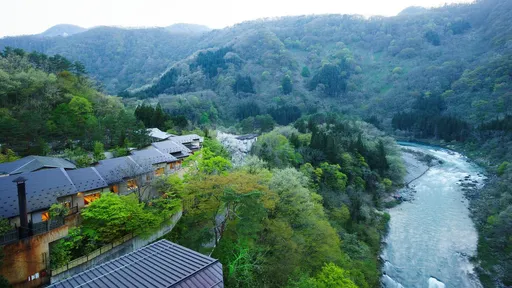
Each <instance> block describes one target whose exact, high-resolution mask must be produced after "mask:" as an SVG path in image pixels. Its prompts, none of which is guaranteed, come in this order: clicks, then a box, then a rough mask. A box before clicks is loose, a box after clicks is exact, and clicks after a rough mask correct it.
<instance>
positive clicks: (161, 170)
mask: <svg viewBox="0 0 512 288" xmlns="http://www.w3.org/2000/svg"><path fill="white" fill-rule="evenodd" d="M164 171H165V168H164V167H160V168H157V169H156V170H155V176H161V175H164Z"/></svg>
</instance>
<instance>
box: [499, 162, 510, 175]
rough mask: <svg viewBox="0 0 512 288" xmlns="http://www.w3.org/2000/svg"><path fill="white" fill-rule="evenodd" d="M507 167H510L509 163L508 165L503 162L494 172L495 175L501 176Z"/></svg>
mask: <svg viewBox="0 0 512 288" xmlns="http://www.w3.org/2000/svg"><path fill="white" fill-rule="evenodd" d="M509 165H510V163H508V162H507V161H503V162H502V163H501V164H500V166H498V169H497V170H496V174H498V176H502V175H503V174H504V173H505V170H506V169H507V168H508V166H509Z"/></svg>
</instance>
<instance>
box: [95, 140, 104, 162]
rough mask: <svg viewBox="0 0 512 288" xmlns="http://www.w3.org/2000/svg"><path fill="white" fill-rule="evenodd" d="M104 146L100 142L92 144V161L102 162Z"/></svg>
mask: <svg viewBox="0 0 512 288" xmlns="http://www.w3.org/2000/svg"><path fill="white" fill-rule="evenodd" d="M104 153H105V146H104V145H103V143H101V142H98V141H96V142H94V147H93V157H94V161H96V162H97V161H100V160H103V159H105V154H104Z"/></svg>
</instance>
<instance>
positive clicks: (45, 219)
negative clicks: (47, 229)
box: [41, 211, 50, 222]
mask: <svg viewBox="0 0 512 288" xmlns="http://www.w3.org/2000/svg"><path fill="white" fill-rule="evenodd" d="M48 219H50V213H49V212H48V211H46V212H43V214H41V220H42V221H43V222H46V221H48Z"/></svg>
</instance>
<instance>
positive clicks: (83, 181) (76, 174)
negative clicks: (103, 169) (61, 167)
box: [66, 167, 108, 192]
mask: <svg viewBox="0 0 512 288" xmlns="http://www.w3.org/2000/svg"><path fill="white" fill-rule="evenodd" d="M66 172H67V173H68V176H69V179H71V182H73V184H74V185H75V187H76V189H77V190H78V191H80V192H87V191H91V190H96V189H100V188H104V187H108V184H107V182H105V180H104V179H103V178H102V177H101V176H100V174H99V173H98V171H97V170H96V169H95V168H94V167H87V168H81V169H76V170H69V171H66Z"/></svg>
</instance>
